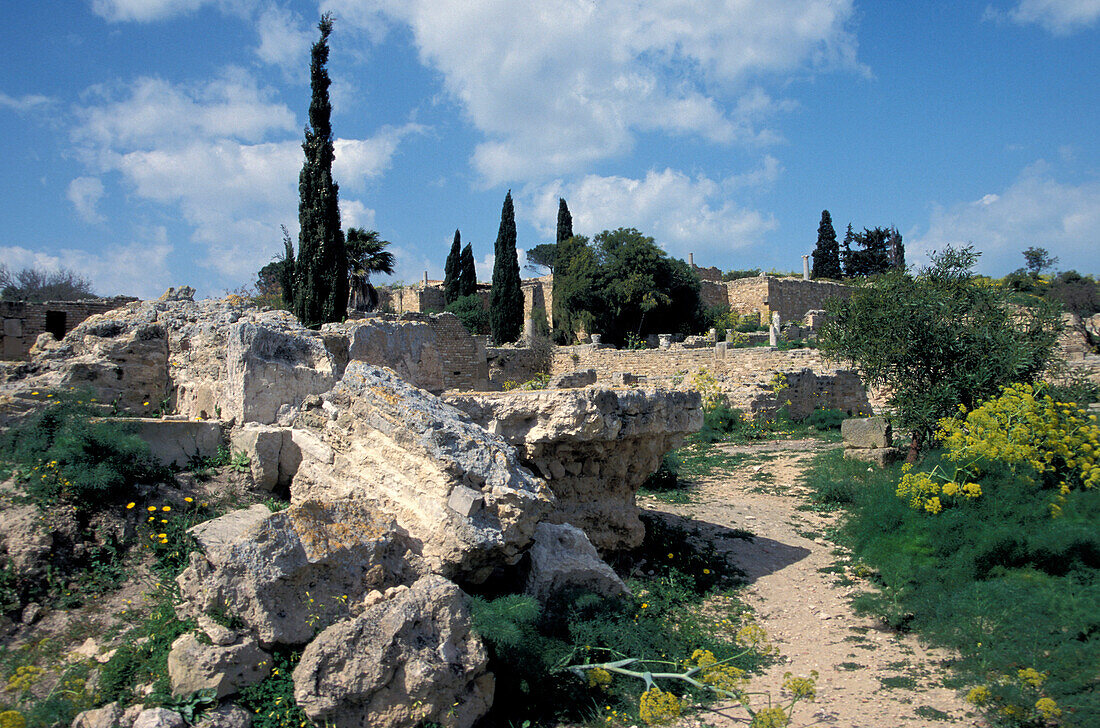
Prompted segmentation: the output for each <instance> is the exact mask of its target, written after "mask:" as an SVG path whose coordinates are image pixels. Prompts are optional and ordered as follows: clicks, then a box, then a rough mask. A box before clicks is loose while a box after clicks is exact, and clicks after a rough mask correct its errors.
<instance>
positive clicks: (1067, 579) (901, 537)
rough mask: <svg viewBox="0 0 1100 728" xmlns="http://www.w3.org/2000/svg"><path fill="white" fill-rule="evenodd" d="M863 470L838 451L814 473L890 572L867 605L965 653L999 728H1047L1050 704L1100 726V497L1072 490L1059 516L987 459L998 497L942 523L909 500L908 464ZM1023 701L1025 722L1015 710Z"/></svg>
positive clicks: (1027, 485)
mask: <svg viewBox="0 0 1100 728" xmlns="http://www.w3.org/2000/svg"><path fill="white" fill-rule="evenodd" d="M937 465H939V466H940V467H941V469H943V468H948V469H950V468H951V467H952V464H951V463H950V462H948V461H946V460H944V458H943V457H942V456H941V455H940V454H939V453H933V454H932V455H930V456H929V457H928V458H927V459H926V461H925V462H924V463H923V464H922V465H921V468H922V469H923V470H931V469H932V468H933V467H935V466H937ZM860 466H863V464H862V463H859V464H856V463H852V464H850V465H849V464H844V463H843V462H842V461H841V459H840V455H839V454H837V453H828V454H824V455H821V456H818V458H817V460H816V461H815V465H814V467H813V468H812V469H811V471H810V473H809V474H808V477H807V482H808V484H809V485H810V486H811V487H812V488H814V489H815V491H816V492H817V498H818V500H820V501H823V502H834V503H835V502H840V503H846V504H848V506H849V514H848V518H847V519H846V522H845V524H844V526H843V528H842V530H841V532H840V534H839V536H840V539H841V541H842V542H843V543H845V544H846V545H848V546H850V547H851V548H852V549H853V550H854V552H855V553H856V555H857V556H858V557H859V558H860V559H861V560H863V561H864V562H866V563H868V564H870V565H872V566H873V567H874V568H875V569H876V570H877V572H878V580H879V583H880V586H881V591H880V593H878V594H872V595H870V596H866V597H863V598H862V599H861V600H859V606H862V607H863V608H864V609H867V610H869V611H871V612H873V613H876V614H878V615H879V616H880V617H882V618H883V619H884V621H886V622H887V623H888V624H890V625H891V626H894V627H896V628H904V629H912V630H915V631H917V632H919V633H920V634H921V635H922V637H923V638H925V639H928V640H930V641H932V642H934V643H937V644H940V645H944V646H946V647H949V648H951V649H953V650H955V651H956V652H957V653H958V654H959V656H960V657H959V660H958V662H957V663H956V667H957V668H958V670H959V671H960V674H961V677H962V679H963V680H964V681H966V682H969V683H970V684H976V685H978V686H979V687H981V688H983V689H984V690H985V691H987V692H988V695H989V697H988V699H987V701H986V703H985V704H986V706H987V707H989V708H991V709H994V710H991V712H990V718H991V719H992V720H994V721H995V722H997V723H998V724H1001V725H1014V726H1024V725H1028V726H1030V725H1038V724H1039V723H1036V722H1032V721H1034V720H1035V719H1036V716H1035V712H1034V709H1033V708H1034V705H1035V702H1036V700H1038V699H1039V698H1040V697H1044V698H1048V699H1050V700H1053V701H1054V703H1055V704H1056V705H1057V706H1059V708H1058V709H1060V710H1062V711H1063V716H1062V718H1063V721H1064V722H1065V724H1066V725H1081V726H1085V725H1097V724H1100V695H1098V694H1097V691H1096V683H1095V679H1094V678H1095V665H1097V664H1100V639H1097V635H1100V613H1098V612H1097V610H1096V609H1095V605H1096V604H1098V603H1100V578H1098V574H1100V529H1098V528H1097V527H1096V526H1097V523H1100V490H1098V489H1095V488H1094V489H1089V490H1081V491H1074V492H1072V493H1071V494H1069V496H1068V497H1067V499H1066V502H1065V503H1064V504H1063V505H1062V510H1061V515H1060V516H1059V517H1057V518H1052V517H1051V516H1050V509H1049V507H1048V505H1049V503H1048V501H1049V499H1050V493H1049V491H1048V492H1044V491H1043V490H1042V489H1037V488H1036V487H1035V485H1034V483H1033V481H1032V480H1031V478H1029V477H1026V476H1024V475H1017V474H1014V473H1013V472H1012V471H1011V470H1010V469H1009V467H1008V466H1004V465H1002V466H998V465H997V464H996V463H987V464H986V468H985V470H984V473H983V476H982V478H981V486H982V489H983V491H985V492H987V493H990V494H995V496H989V497H982V498H977V499H973V500H971V501H968V502H965V503H962V504H959V505H956V506H955V507H953V508H949V509H944V510H943V511H942V512H941V513H939V514H936V515H933V514H931V513H927V512H924V511H920V510H915V509H913V508H910V507H909V505H908V504H907V503H906V502H905V500H903V499H901V498H899V497H898V496H897V494H896V492H895V491H896V489H897V486H898V481H899V478H900V471H899V469H898V468H896V467H895V468H886V469H881V470H880V469H873V470H872V471H871V472H868V471H867V470H866V468H865V467H864V470H863V472H862V473H861V472H860V470H859V468H860ZM1026 669H1031V670H1035V671H1037V673H1039V674H1042V675H1044V676H1045V677H1044V678H1043V680H1042V683H1043V684H1042V686H1041V689H1038V688H1036V689H1034V690H1033V689H1032V688H1035V686H1026V685H1025V686H1022V685H1021V684H1020V681H1019V680H1018V679H1017V674H1018V671H1020V670H1026ZM982 694H983V693H981V691H979V693H978V694H977V695H979V696H980V695H982ZM1025 699H1026V701H1030V702H1026V701H1025V702H1026V704H1023V703H1021V702H1020V701H1024V700H1025ZM1013 705H1014V706H1016V708H1019V710H1018V711H1016V710H1015V709H1013V710H1010V711H1009V712H1010V713H1013V714H1015V715H1016V716H1017V717H1016V718H1013V717H1012V716H1010V715H1006V714H1005V713H1004V712H1003V709H1004V708H1006V707H1008V706H1013ZM1014 711H1015V712H1014Z"/></svg>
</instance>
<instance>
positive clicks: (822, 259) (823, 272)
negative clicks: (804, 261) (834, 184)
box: [814, 210, 843, 278]
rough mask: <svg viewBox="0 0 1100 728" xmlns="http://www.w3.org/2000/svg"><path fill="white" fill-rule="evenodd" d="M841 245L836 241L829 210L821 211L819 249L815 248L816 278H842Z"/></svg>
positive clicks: (818, 228) (818, 235) (818, 237)
mask: <svg viewBox="0 0 1100 728" xmlns="http://www.w3.org/2000/svg"><path fill="white" fill-rule="evenodd" d="M842 275H843V273H842V272H841V270H840V245H839V244H838V243H837V241H836V230H834V229H833V218H832V216H831V215H830V214H829V211H828V210H822V211H821V224H820V225H818V226H817V247H816V248H814V278H840V277H841V276H842Z"/></svg>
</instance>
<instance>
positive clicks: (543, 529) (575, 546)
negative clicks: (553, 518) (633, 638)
mask: <svg viewBox="0 0 1100 728" xmlns="http://www.w3.org/2000/svg"><path fill="white" fill-rule="evenodd" d="M528 553H529V554H530V557H531V571H530V572H529V573H528V577H527V586H526V592H527V593H528V594H530V595H531V596H533V597H535V598H536V599H538V600H539V601H541V602H546V601H547V600H548V599H550V598H551V597H553V596H555V595H556V594H560V593H562V592H564V591H566V590H570V589H582V590H584V591H588V592H592V593H595V594H600V595H602V596H606V597H614V596H619V595H621V594H625V593H626V592H627V588H626V584H624V583H623V580H622V579H620V578H619V576H618V574H616V573H615V572H614V570H612V568H611V567H610V566H608V565H607V563H606V562H604V561H603V560H602V559H601V558H600V556H599V554H597V553H596V547H595V546H593V545H592V542H591V541H589V540H588V536H585V535H584V531H582V530H580V529H579V528H577V527H576V526H570V525H569V524H568V523H563V524H560V525H554V524H550V523H540V524H539V527H538V528H537V529H535V540H534V543H533V544H532V545H531V550H530V551H529V552H528Z"/></svg>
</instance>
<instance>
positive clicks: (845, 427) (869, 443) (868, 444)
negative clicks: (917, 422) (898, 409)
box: [840, 417, 894, 450]
mask: <svg viewBox="0 0 1100 728" xmlns="http://www.w3.org/2000/svg"><path fill="white" fill-rule="evenodd" d="M840 434H841V436H842V437H843V438H844V447H846V448H850V449H859V450H863V449H869V448H886V447H891V446H893V444H894V441H893V433H892V432H891V427H890V423H889V422H888V421H887V420H886V418H885V417H850V418H849V419H846V420H844V421H843V422H841V423H840Z"/></svg>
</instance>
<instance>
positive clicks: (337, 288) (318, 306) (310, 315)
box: [292, 14, 348, 328]
mask: <svg viewBox="0 0 1100 728" xmlns="http://www.w3.org/2000/svg"><path fill="white" fill-rule="evenodd" d="M317 27H318V29H319V30H320V31H321V38H320V40H318V41H317V42H316V43H314V44H313V50H312V54H311V60H310V87H311V89H312V91H313V94H312V97H311V99H310V103H309V126H308V127H306V131H305V141H304V142H303V143H302V150H303V152H305V162H304V164H303V165H302V171H301V174H299V176H298V195H299V199H298V223H299V226H300V231H299V233H298V259H297V261H296V262H295V265H294V305H293V306H292V311H293V312H294V315H295V316H297V317H298V320H299V321H301V322H302V324H303V325H305V326H309V327H311V328H317V327H319V326H320V325H321V324H324V323H329V322H332V321H343V320H344V318H345V316H346V315H347V305H348V275H347V270H348V258H347V251H346V250H345V246H344V232H343V230H342V229H341V227H340V206H339V187H338V185H337V184H336V181H335V180H334V179H333V178H332V160H333V156H334V155H333V146H332V104H331V103H330V101H329V93H328V89H329V86H330V85H331V83H332V81H331V80H330V79H329V75H328V69H327V68H326V65H327V63H328V54H329V48H328V37H329V35H330V34H331V33H332V18H331V16H330V15H328V14H325V15H324V16H322V17H321V22H320V23H319V24H318V26H317Z"/></svg>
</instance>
